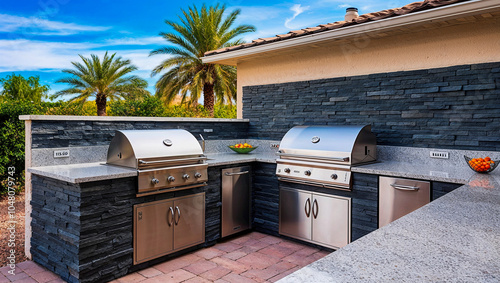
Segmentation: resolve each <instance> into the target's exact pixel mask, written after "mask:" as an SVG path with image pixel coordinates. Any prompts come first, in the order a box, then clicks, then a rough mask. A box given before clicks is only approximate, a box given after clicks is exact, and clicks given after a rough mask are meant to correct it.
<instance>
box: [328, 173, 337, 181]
mask: <svg viewBox="0 0 500 283" xmlns="http://www.w3.org/2000/svg"><path fill="white" fill-rule="evenodd" d="M330 177H331V178H332V179H334V180H337V178H338V177H339V176H337V174H332V175H331V176H330Z"/></svg>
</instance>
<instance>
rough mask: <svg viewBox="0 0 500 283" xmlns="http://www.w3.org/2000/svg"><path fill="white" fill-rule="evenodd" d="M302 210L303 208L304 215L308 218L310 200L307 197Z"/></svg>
mask: <svg viewBox="0 0 500 283" xmlns="http://www.w3.org/2000/svg"><path fill="white" fill-rule="evenodd" d="M304 210H305V213H306V216H307V217H308V218H309V216H310V215H311V200H310V199H309V198H307V200H306V203H305V205H304Z"/></svg>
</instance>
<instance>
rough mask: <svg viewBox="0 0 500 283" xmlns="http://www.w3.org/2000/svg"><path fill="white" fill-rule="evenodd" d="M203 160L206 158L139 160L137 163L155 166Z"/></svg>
mask: <svg viewBox="0 0 500 283" xmlns="http://www.w3.org/2000/svg"><path fill="white" fill-rule="evenodd" d="M200 159H202V160H205V159H207V157H206V156H200V157H192V158H183V159H165V160H155V161H144V160H141V159H139V163H141V164H156V163H163V162H169V161H192V160H200Z"/></svg>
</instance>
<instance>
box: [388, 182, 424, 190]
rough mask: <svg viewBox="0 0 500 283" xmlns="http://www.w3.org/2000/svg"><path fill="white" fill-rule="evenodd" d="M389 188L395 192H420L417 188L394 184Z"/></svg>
mask: <svg viewBox="0 0 500 283" xmlns="http://www.w3.org/2000/svg"><path fill="white" fill-rule="evenodd" d="M391 187H393V188H395V189H396V190H402V191H418V190H420V188H419V187H414V186H405V185H398V184H396V183H394V184H391Z"/></svg>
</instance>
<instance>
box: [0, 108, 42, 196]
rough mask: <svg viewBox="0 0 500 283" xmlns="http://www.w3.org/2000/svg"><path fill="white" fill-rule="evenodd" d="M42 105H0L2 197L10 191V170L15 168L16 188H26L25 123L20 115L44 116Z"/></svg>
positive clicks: (0, 193) (0, 191)
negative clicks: (20, 118)
mask: <svg viewBox="0 0 500 283" xmlns="http://www.w3.org/2000/svg"><path fill="white" fill-rule="evenodd" d="M43 113H44V110H43V107H42V106H41V105H40V104H36V103H32V102H27V101H24V102H23V101H17V102H15V101H4V102H2V103H0V184H1V187H0V195H3V194H5V193H6V192H7V190H8V177H9V175H8V171H9V170H8V168H9V167H14V168H15V175H14V177H15V179H16V188H18V189H21V188H22V187H24V173H23V171H24V140H25V132H24V121H20V120H19V115H28V114H33V115H36V114H43Z"/></svg>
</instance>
